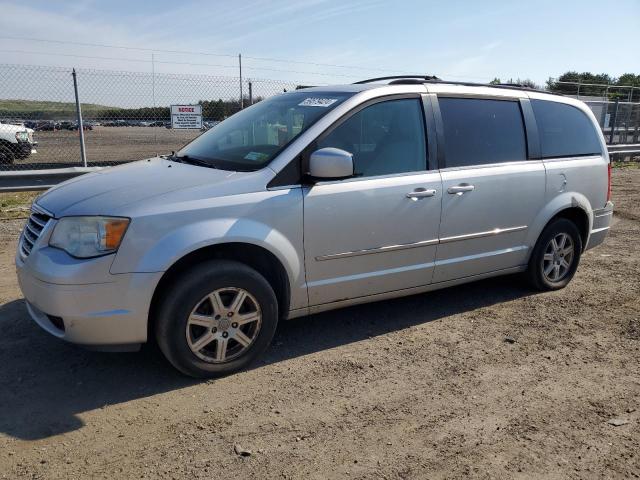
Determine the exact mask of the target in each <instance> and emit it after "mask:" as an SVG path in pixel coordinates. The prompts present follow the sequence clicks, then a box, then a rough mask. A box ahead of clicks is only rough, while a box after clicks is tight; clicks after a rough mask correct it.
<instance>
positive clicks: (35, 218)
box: [20, 205, 51, 257]
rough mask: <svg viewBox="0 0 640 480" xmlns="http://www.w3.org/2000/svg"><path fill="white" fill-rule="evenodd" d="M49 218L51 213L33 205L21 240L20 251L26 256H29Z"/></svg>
mask: <svg viewBox="0 0 640 480" xmlns="http://www.w3.org/2000/svg"><path fill="white" fill-rule="evenodd" d="M49 220H51V216H50V215H48V214H46V213H44V212H43V211H41V210H40V209H39V208H38V207H36V206H35V205H34V206H32V207H31V215H30V216H29V220H27V223H26V224H25V226H24V230H23V231H22V240H21V241H20V252H21V253H22V255H23V256H24V257H28V256H29V254H30V253H31V250H32V249H33V246H34V245H35V243H36V242H37V241H38V238H40V234H42V230H44V227H46V226H47V223H48V222H49Z"/></svg>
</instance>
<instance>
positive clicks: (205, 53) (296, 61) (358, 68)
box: [0, 36, 488, 79]
mask: <svg viewBox="0 0 640 480" xmlns="http://www.w3.org/2000/svg"><path fill="white" fill-rule="evenodd" d="M0 39H4V40H21V41H30V42H43V43H57V44H63V45H78V46H83V47H98V48H117V49H122V50H136V51H142V52H162V53H172V54H181V55H185V54H188V55H206V56H214V57H227V58H234V59H235V58H237V55H235V54H233V55H232V54H228V53H214V52H197V51H189V50H163V49H158V48H147V47H132V46H129V45H110V44H105V43H88V42H72V41H67V40H52V39H44V38H30V37H15V36H0ZM243 56H244V58H246V59H250V60H258V61H264V62H277V63H291V64H298V65H312V66H316V67H331V68H344V69H349V70H360V71H367V72H384V73H388V72H389V71H391V70H393V71H395V70H394V69H388V68H387V69H383V68H370V67H362V66H357V65H339V64H332V63H319V62H306V61H301V60H287V59H283V58H266V57H254V56H247V55H243ZM254 69H257V68H254ZM263 70H266V69H263ZM272 71H282V72H291V73H300V72H295V71H293V70H272ZM302 73H307V72H302ZM404 73H407V72H404ZM414 73H415V72H414ZM432 73H433V72H432ZM316 74H318V75H320V73H318V72H316ZM441 74H442V75H446V76H447V77H454V78H475V79H486V78H488V77H475V76H470V75H450V74H447V73H441ZM322 75H328V74H322ZM329 76H330V75H329ZM335 76H346V77H352V76H349V75H338V74H335Z"/></svg>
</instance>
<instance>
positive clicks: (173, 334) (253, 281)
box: [155, 260, 278, 377]
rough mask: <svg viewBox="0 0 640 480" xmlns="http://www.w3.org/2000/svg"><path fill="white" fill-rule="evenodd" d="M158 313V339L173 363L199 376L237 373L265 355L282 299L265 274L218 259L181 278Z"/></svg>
mask: <svg viewBox="0 0 640 480" xmlns="http://www.w3.org/2000/svg"><path fill="white" fill-rule="evenodd" d="M165 295H166V296H165V298H164V300H163V301H161V303H160V305H159V307H158V309H157V315H156V319H155V320H156V321H155V326H156V339H157V342H158V345H159V347H160V349H161V350H162V352H163V353H164V355H165V356H166V357H167V359H168V360H169V361H170V362H171V364H172V365H173V366H174V367H176V368H177V369H178V370H180V371H181V372H183V373H185V374H187V375H190V376H193V377H215V376H220V375H226V374H229V373H232V372H235V371H237V370H239V369H241V368H243V367H244V366H246V365H247V364H249V363H250V362H251V361H253V360H254V359H255V358H256V357H257V356H259V355H260V354H261V353H262V352H263V351H264V350H265V349H266V348H267V347H268V346H269V343H270V342H271V339H272V338H273V335H274V333H275V329H276V326H277V323H278V303H277V299H276V296H275V293H274V292H273V289H272V288H271V286H270V285H269V283H268V282H267V281H266V280H265V278H264V277H262V275H260V274H259V273H258V272H256V271H255V270H253V269H252V268H250V267H248V266H246V265H244V264H242V263H239V262H234V261H228V260H216V261H209V262H205V263H204V264H202V265H199V266H197V267H194V268H192V269H189V270H188V271H186V272H185V273H184V274H182V275H180V276H179V277H178V278H176V279H175V281H174V283H173V285H171V286H170V287H169V288H168V289H167V290H166V294H165Z"/></svg>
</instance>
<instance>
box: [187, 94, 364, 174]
mask: <svg viewBox="0 0 640 480" xmlns="http://www.w3.org/2000/svg"><path fill="white" fill-rule="evenodd" d="M351 95H353V94H352V93H345V92H317V91H312V92H303V91H300V92H291V93H285V94H283V95H277V96H275V97H271V98H269V99H267V100H263V101H261V102H259V103H257V104H255V105H253V106H251V107H249V108H246V109H244V110H242V111H240V112H238V113H236V114H235V115H232V116H231V117H229V118H227V119H226V120H224V121H223V122H221V123H219V124H218V125H216V126H215V127H214V128H212V129H211V130H209V131H208V132H206V133H204V134H202V135H200V136H199V137H198V138H196V139H195V140H194V141H192V142H191V143H189V144H188V145H186V146H185V147H183V148H182V149H181V150H180V151H179V152H178V154H177V157H178V158H182V159H184V161H189V160H194V161H197V162H198V164H202V165H205V166H211V167H215V168H221V169H224V170H257V169H259V168H262V167H264V166H265V165H267V164H268V163H269V162H271V160H273V159H274V158H275V157H276V155H278V153H280V151H281V150H283V149H284V148H285V147H286V146H287V145H288V144H289V143H290V142H292V141H293V140H295V139H296V138H297V137H298V136H299V135H300V134H301V133H302V132H304V131H305V130H307V129H308V128H309V127H310V126H311V125H313V124H314V123H315V122H317V121H318V120H319V119H320V118H321V117H323V116H324V115H326V114H327V113H328V112H330V111H331V110H333V109H334V108H335V107H337V106H338V105H340V104H341V103H342V102H344V101H345V100H346V99H347V98H349V97H350V96H351Z"/></svg>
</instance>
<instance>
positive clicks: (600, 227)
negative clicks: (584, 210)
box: [585, 202, 613, 250]
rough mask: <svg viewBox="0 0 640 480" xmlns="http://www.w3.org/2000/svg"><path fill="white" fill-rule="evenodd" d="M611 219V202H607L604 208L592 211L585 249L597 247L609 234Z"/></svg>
mask: <svg viewBox="0 0 640 480" xmlns="http://www.w3.org/2000/svg"><path fill="white" fill-rule="evenodd" d="M612 219H613V202H607V204H606V205H605V207H604V208H601V209H599V210H594V211H593V227H592V228H591V233H590V234H589V240H588V241H587V246H586V248H585V250H589V249H590V248H593V247H597V246H598V245H600V244H601V243H602V242H604V239H605V238H607V235H608V234H609V229H610V228H611V220H612Z"/></svg>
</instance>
